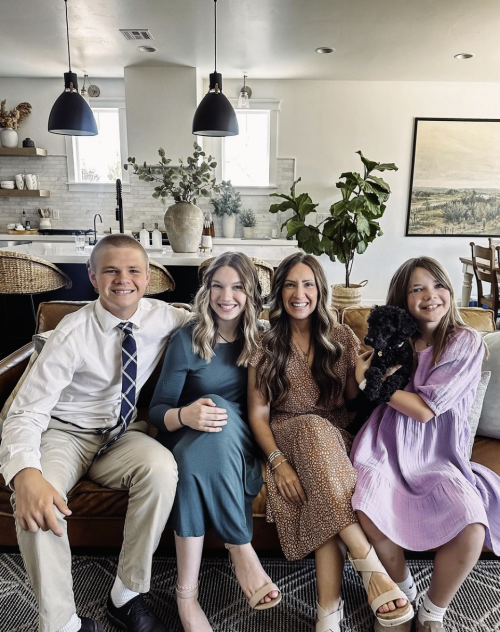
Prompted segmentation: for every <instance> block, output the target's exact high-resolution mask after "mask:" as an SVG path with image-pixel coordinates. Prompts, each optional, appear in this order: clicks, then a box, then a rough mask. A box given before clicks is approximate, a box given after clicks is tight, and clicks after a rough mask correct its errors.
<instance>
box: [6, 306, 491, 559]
mask: <svg viewBox="0 0 500 632" xmlns="http://www.w3.org/2000/svg"><path fill="white" fill-rule="evenodd" d="M84 304H85V303H78V302H69V301H52V302H49V303H42V304H41V305H40V308H39V311H38V316H37V325H36V328H37V332H39V333H41V332H44V331H49V330H51V329H54V327H55V326H56V325H57V323H58V322H59V321H60V320H61V318H62V317H63V316H65V315H66V314H68V313H70V312H72V311H76V310H77V309H80V307H81V306H82V305H84ZM369 311H370V308H368V307H356V308H347V309H346V310H344V311H343V313H342V315H341V317H340V320H341V322H344V323H346V324H348V325H349V326H350V327H351V328H352V329H353V331H354V332H355V333H356V335H357V336H358V337H359V338H360V340H364V336H365V334H366V319H367V316H368V313H369ZM462 313H463V315H464V318H466V320H467V322H468V324H470V325H471V326H472V327H475V328H476V329H478V330H483V331H484V330H486V331H493V330H494V322H493V314H492V312H488V311H486V310H483V309H478V308H467V309H465V310H463V311H462ZM499 335H500V333H499ZM33 350H34V345H33V344H28V345H26V346H24V347H23V348H22V349H20V350H19V351H17V352H15V353H13V354H12V355H10V356H9V357H8V358H5V359H4V360H2V361H0V408H1V407H2V406H3V404H4V402H5V401H6V400H7V398H8V397H9V395H10V393H11V392H12V390H13V389H14V387H15V386H16V384H17V382H18V380H19V378H20V377H21V375H22V374H23V372H24V369H25V368H26V366H27V364H28V360H29V358H30V356H31V354H32V352H33ZM161 364H162V363H161V362H160V363H159V365H158V367H157V368H156V370H155V371H154V373H153V374H152V376H151V377H150V379H149V380H148V382H147V383H146V384H145V386H144V388H143V390H142V392H141V396H140V399H139V402H138V408H139V411H140V412H139V416H140V418H142V419H144V418H147V407H148V405H149V402H150V400H151V397H152V394H153V390H154V386H155V384H156V382H157V379H158V377H159V373H160V369H161ZM152 430H153V429H152ZM472 458H473V460H474V461H476V462H478V463H481V464H483V465H486V466H487V467H489V468H491V469H492V470H494V471H495V472H496V473H497V474H499V475H500V441H497V440H494V439H487V438H483V437H477V438H476V442H475V445H474V452H473V457H472ZM10 493H11V492H10V489H9V488H7V487H6V486H5V484H4V481H3V479H2V478H1V476H0V547H1V546H16V545H17V541H16V533H15V527H14V518H13V515H12V508H11V505H10V500H9V499H10ZM68 504H69V507H70V509H71V510H72V515H71V516H70V517H69V518H68V519H67V522H68V533H69V538H70V541H71V544H72V546H73V547H119V546H120V545H121V542H122V532H123V523H124V522H123V520H124V516H125V512H126V508H127V493H126V492H124V491H113V490H111V489H107V488H104V487H101V486H100V485H97V484H95V483H93V482H91V481H89V480H87V479H85V478H84V479H82V480H81V481H80V482H79V483H78V484H77V485H76V487H75V488H74V489H73V490H71V492H70V494H69V497H68ZM253 515H254V538H253V544H254V546H255V548H256V549H258V550H260V551H263V552H265V551H279V550H280V546H279V541H278V537H277V533H276V529H275V526H274V525H273V524H268V523H266V521H265V484H264V486H263V488H262V490H261V492H260V493H259V495H258V496H257V498H256V499H255V500H254V504H253ZM221 546H222V543H221V542H220V541H219V540H218V539H217V538H216V537H215V535H214V534H213V533H210V532H209V533H208V534H207V537H206V547H208V548H220V547H221ZM172 548H173V534H172V531H171V530H170V529H168V528H167V529H166V530H165V533H164V534H163V537H162V540H161V543H160V550H165V549H172Z"/></svg>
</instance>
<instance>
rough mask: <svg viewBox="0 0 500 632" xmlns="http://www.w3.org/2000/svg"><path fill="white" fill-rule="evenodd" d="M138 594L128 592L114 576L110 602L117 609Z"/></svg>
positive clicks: (131, 591)
mask: <svg viewBox="0 0 500 632" xmlns="http://www.w3.org/2000/svg"><path fill="white" fill-rule="evenodd" d="M138 594H139V593H138V592H134V591H133V590H129V589H128V588H127V587H126V586H124V585H123V582H122V580H121V579H120V578H119V577H118V575H117V576H116V579H115V583H114V584H113V588H112V589H111V601H112V602H113V604H114V605H115V606H116V607H117V608H121V607H122V606H124V605H125V604H126V603H128V602H129V601H130V600H131V599H133V598H134V597H137V595H138ZM71 632H72V631H71Z"/></svg>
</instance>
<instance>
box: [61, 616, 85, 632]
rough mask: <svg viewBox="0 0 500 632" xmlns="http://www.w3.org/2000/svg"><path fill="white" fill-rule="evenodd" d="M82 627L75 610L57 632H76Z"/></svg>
mask: <svg viewBox="0 0 500 632" xmlns="http://www.w3.org/2000/svg"><path fill="white" fill-rule="evenodd" d="M81 627H82V620H81V619H80V617H79V616H78V615H77V614H76V612H75V613H74V614H73V615H72V616H71V619H70V620H69V621H68V623H66V625H63V627H62V628H59V630H58V631H57V632H78V630H79V629H80V628H81Z"/></svg>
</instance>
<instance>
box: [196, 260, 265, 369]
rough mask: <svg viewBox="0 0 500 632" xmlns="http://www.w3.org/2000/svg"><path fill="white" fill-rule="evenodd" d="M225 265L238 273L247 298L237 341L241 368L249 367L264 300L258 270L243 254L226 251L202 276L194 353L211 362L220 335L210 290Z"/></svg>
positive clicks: (197, 297)
mask: <svg viewBox="0 0 500 632" xmlns="http://www.w3.org/2000/svg"><path fill="white" fill-rule="evenodd" d="M224 266H229V267H230V268H233V270H236V272H237V273H238V274H239V277H240V279H241V283H242V285H243V290H244V292H245V294H246V297H247V298H246V303H245V309H244V311H243V314H242V315H241V318H240V321H239V331H238V338H239V339H240V340H241V341H242V343H243V348H242V350H241V353H240V355H239V356H238V360H237V361H236V363H237V365H238V366H247V365H248V360H249V358H250V355H251V353H252V351H253V350H254V348H255V347H256V345H257V319H258V317H259V314H260V312H261V310H262V297H261V292H260V283H259V277H258V276H257V270H256V269H255V266H254V265H253V263H252V261H251V260H250V259H249V258H248V257H247V256H246V255H245V254H243V253H242V252H225V253H223V254H221V255H219V256H218V257H217V258H216V259H214V260H213V261H212V263H211V264H210V265H209V266H208V268H207V270H206V271H205V274H204V275H203V280H202V284H201V287H200V289H199V290H198V292H197V293H196V296H195V299H194V307H193V312H194V318H193V321H192V322H193V323H194V327H193V353H196V354H197V355H198V356H200V358H203V359H204V360H205V361H206V362H207V363H210V361H211V360H212V357H213V356H214V355H215V351H214V349H215V347H216V345H217V333H218V332H217V322H216V320H215V318H214V311H213V309H212V308H211V306H210V288H211V286H212V279H213V277H214V274H215V273H216V272H217V270H218V269H219V268H222V267H224Z"/></svg>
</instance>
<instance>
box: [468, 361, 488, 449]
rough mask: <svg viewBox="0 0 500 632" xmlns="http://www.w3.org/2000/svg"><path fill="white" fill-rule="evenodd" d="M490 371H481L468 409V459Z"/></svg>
mask: <svg viewBox="0 0 500 632" xmlns="http://www.w3.org/2000/svg"><path fill="white" fill-rule="evenodd" d="M490 377H491V371H482V372H481V379H480V380H479V384H478V385H477V391H476V397H475V398H474V402H473V404H472V408H471V409H470V413H469V417H468V419H467V421H468V422H469V426H470V442H469V459H470V457H471V454H472V448H473V446H474V438H475V436H476V432H477V426H478V424H479V418H480V417H481V411H482V409H483V401H484V396H485V395H486V389H487V386H488V383H489V381H490Z"/></svg>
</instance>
